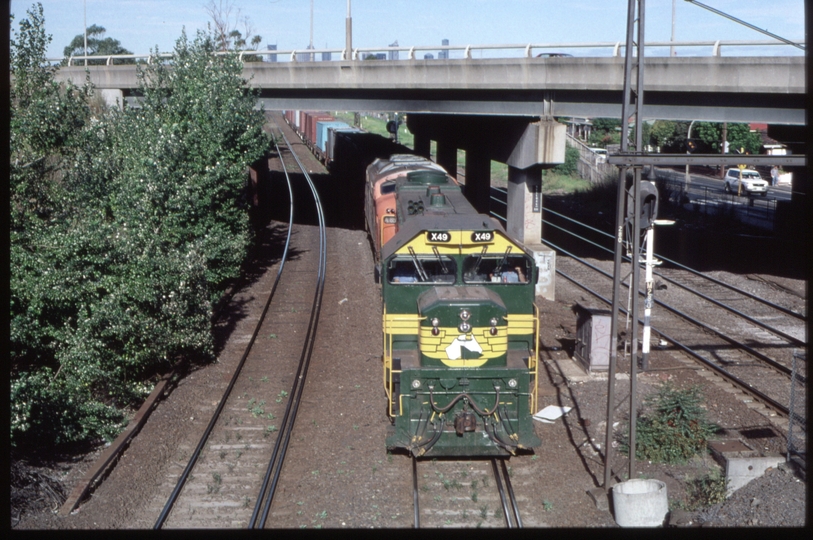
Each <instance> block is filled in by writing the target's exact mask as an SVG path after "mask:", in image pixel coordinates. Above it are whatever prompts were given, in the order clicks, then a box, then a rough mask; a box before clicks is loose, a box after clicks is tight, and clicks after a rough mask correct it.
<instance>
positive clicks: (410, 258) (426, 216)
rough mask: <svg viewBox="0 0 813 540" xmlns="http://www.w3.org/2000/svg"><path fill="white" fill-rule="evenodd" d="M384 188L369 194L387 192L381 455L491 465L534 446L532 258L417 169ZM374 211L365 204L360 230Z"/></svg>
mask: <svg viewBox="0 0 813 540" xmlns="http://www.w3.org/2000/svg"><path fill="white" fill-rule="evenodd" d="M393 157H395V156H393ZM374 165H375V164H374ZM380 165H381V164H380V163H378V166H377V168H378V169H381V167H380ZM371 171H373V172H374V170H373V166H371V168H368V178H367V188H368V190H369V191H370V192H371V193H372V192H373V191H374V183H375V180H376V178H375V174H371ZM386 182H391V183H392V184H389V185H388V189H381V187H380V186H379V190H378V191H377V192H376V193H379V192H386V193H392V192H393V191H394V193H395V203H394V207H395V208H394V209H395V211H394V214H395V216H394V217H395V220H394V221H395V222H396V223H395V224H396V231H395V233H394V235H392V236H391V237H390V238H389V239H388V240H387V241H386V243H384V244H383V245H382V246H381V247H380V251H378V252H377V253H376V260H377V275H378V276H379V278H380V281H381V291H382V297H383V304H384V314H383V336H384V355H383V363H384V387H385V391H386V394H387V397H388V401H389V403H388V414H389V415H390V418H391V419H392V421H393V426H392V428H391V432H390V434H389V436H388V437H387V447H388V448H389V449H397V448H402V449H406V450H407V451H409V452H410V453H412V454H413V455H416V456H500V455H509V454H514V453H516V451H517V450H518V449H528V448H531V447H534V446H537V445H539V444H540V443H541V441H540V440H539V438H538V437H537V436H536V434H535V432H534V426H533V421H532V418H531V416H532V414H533V412H534V411H535V408H536V401H537V394H536V388H537V362H538V358H537V345H536V344H537V338H536V336H537V335H538V327H539V320H538V314H537V311H536V307H535V304H534V285H535V283H536V280H537V268H536V266H535V265H534V261H533V258H532V257H531V256H530V255H529V254H528V253H527V252H526V251H525V249H524V248H523V247H522V246H520V245H519V244H517V243H516V242H514V241H513V240H512V239H510V238H509V237H508V236H507V234H506V233H505V231H504V230H503V228H502V227H501V226H500V224H499V223H498V222H497V221H496V220H494V219H493V218H491V217H490V216H487V215H483V214H478V213H477V212H476V210H475V209H474V208H473V207H472V206H471V204H470V203H469V202H468V201H467V200H466V198H465V197H464V196H463V193H462V192H461V189H460V186H459V185H457V183H456V182H455V181H454V179H452V178H451V177H449V176H448V175H446V174H445V172H443V171H437V170H429V168H427V167H425V166H424V167H421V166H419V165H416V166H415V170H412V171H410V170H408V169H407V170H405V171H404V174H402V175H400V176H398V177H396V178H394V179H393V178H388V179H387V180H386ZM379 206H380V205H379ZM375 208H376V207H375V204H374V201H369V202H368V204H367V205H366V209H365V210H366V212H367V214H368V220H369V221H370V222H374V219H373V216H371V213H372V212H375ZM386 212H387V213H389V214H390V215H391V213H392V208H390V209H389V210H386ZM390 219H391V218H390ZM382 223H383V220H382ZM388 223H392V220H391V221H389V222H388Z"/></svg>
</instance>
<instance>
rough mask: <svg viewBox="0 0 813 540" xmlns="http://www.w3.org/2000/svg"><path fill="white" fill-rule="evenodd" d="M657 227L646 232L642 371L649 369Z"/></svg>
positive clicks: (651, 226)
mask: <svg viewBox="0 0 813 540" xmlns="http://www.w3.org/2000/svg"><path fill="white" fill-rule="evenodd" d="M654 242H655V227H654V226H653V225H650V226H649V228H648V229H647V230H646V274H645V278H644V287H645V289H646V296H645V297H644V331H643V335H642V337H641V359H642V360H641V370H642V371H646V370H648V369H649V340H650V334H651V329H650V326H649V320H650V316H651V314H652V288H653V284H652V267H653V266H654V262H653V255H652V254H653V253H654V251H655V246H654V245H653V244H654Z"/></svg>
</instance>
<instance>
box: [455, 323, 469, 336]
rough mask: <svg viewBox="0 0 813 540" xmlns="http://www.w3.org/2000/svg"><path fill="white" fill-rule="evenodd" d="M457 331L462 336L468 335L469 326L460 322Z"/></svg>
mask: <svg viewBox="0 0 813 540" xmlns="http://www.w3.org/2000/svg"><path fill="white" fill-rule="evenodd" d="M457 329H458V330H460V333H462V334H468V333H469V332H471V325H470V324H469V323H467V322H462V323H460V326H458V327H457Z"/></svg>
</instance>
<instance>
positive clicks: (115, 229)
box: [9, 6, 269, 445]
mask: <svg viewBox="0 0 813 540" xmlns="http://www.w3.org/2000/svg"><path fill="white" fill-rule="evenodd" d="M29 17H30V18H29V19H26V20H24V21H22V22H21V23H20V32H19V34H17V35H15V40H12V42H11V58H12V73H13V75H14V76H13V78H12V81H13V83H12V92H11V98H12V100H11V104H12V107H11V113H12V114H11V170H10V175H9V182H10V186H11V189H10V191H11V197H10V201H9V202H10V211H11V216H12V219H11V234H10V240H11V246H10V248H11V249H10V260H11V276H10V293H11V294H10V313H11V325H10V330H11V332H10V340H9V351H10V361H11V362H10V364H11V436H12V443H14V444H16V443H18V442H20V441H22V440H25V441H27V442H36V443H39V444H41V445H47V444H52V443H66V442H76V441H92V440H97V439H100V438H104V439H110V438H111V437H113V436H115V435H116V433H117V432H118V431H120V429H121V428H122V426H123V419H124V416H125V415H124V413H123V409H124V408H126V407H128V406H134V405H137V404H138V403H139V402H140V400H141V399H142V398H143V397H144V396H145V395H146V394H147V393H148V392H149V391H150V390H151V384H149V376H150V375H152V374H153V373H155V372H156V371H157V370H159V369H162V368H165V367H169V366H170V365H172V364H174V363H176V362H177V361H178V360H179V359H180V358H191V359H193V360H197V361H207V360H211V359H213V358H214V347H213V335H212V328H211V305H212V302H213V301H216V300H217V299H219V297H220V296H221V295H222V293H223V291H224V290H225V289H226V287H227V286H228V283H229V281H230V280H231V279H233V278H234V277H236V276H237V275H238V274H239V269H240V266H241V264H242V262H243V259H244V257H245V254H246V252H247V249H248V246H249V244H250V242H251V239H252V235H251V230H250V226H249V219H248V212H247V210H248V208H247V204H246V201H245V186H246V180H247V174H246V171H247V168H248V166H249V165H250V164H251V163H253V162H255V161H256V160H257V159H259V158H260V157H261V156H262V155H264V154H265V152H266V150H267V148H268V143H269V141H268V138H267V137H266V136H265V135H264V134H263V131H262V125H263V123H264V116H263V113H262V111H256V110H254V105H255V103H256V96H254V95H253V94H252V93H250V92H246V91H245V89H244V86H245V85H244V81H243V80H242V78H241V75H242V67H241V65H240V64H239V62H238V61H237V58H236V56H234V55H232V56H225V57H221V56H217V57H215V56H214V55H213V54H212V52H213V51H214V47H213V44H212V43H213V42H212V39H211V38H210V37H208V36H206V35H205V34H202V33H199V34H198V36H197V38H196V39H195V40H194V42H192V43H190V42H188V41H187V39H186V36H185V35H184V36H182V37H181V38H180V39H179V40H178V42H177V43H176V49H175V60H174V65H173V66H172V68H171V69H168V67H167V66H164V65H163V64H162V63H161V62H155V63H153V65H152V66H151V67H148V68H146V69H147V71H145V72H143V73H142V74H141V81H142V85H141V89H140V93H141V94H142V95H143V96H144V101H143V102H142V104H141V107H140V108H133V109H129V108H125V109H124V110H120V109H113V110H110V111H97V114H96V115H95V116H94V117H91V116H92V115H91V108H90V104H91V98H92V97H93V89H92V87H90V85H86V86H85V87H84V88H81V89H80V88H76V87H73V86H70V85H67V86H60V85H58V84H57V83H55V81H54V78H53V72H52V70H51V68H49V67H47V66H46V65H45V61H44V53H45V48H46V46H47V43H48V41H50V38H49V37H46V36H45V33H44V18H43V16H42V7H41V6H39V8H38V9H34V10H31V11H29ZM65 111H68V112H70V114H67V113H66V112H65Z"/></svg>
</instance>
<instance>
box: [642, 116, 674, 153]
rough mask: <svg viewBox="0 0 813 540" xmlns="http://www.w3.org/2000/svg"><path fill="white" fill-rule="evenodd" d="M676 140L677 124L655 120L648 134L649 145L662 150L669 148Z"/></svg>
mask: <svg viewBox="0 0 813 540" xmlns="http://www.w3.org/2000/svg"><path fill="white" fill-rule="evenodd" d="M677 138H678V131H677V123H676V122H673V121H671V120H655V122H653V123H652V129H651V130H650V132H649V144H651V145H653V146H656V147H659V148H664V147H669V146H671V145H672V144H673V143H674V141H675V140H676V139H677Z"/></svg>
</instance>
